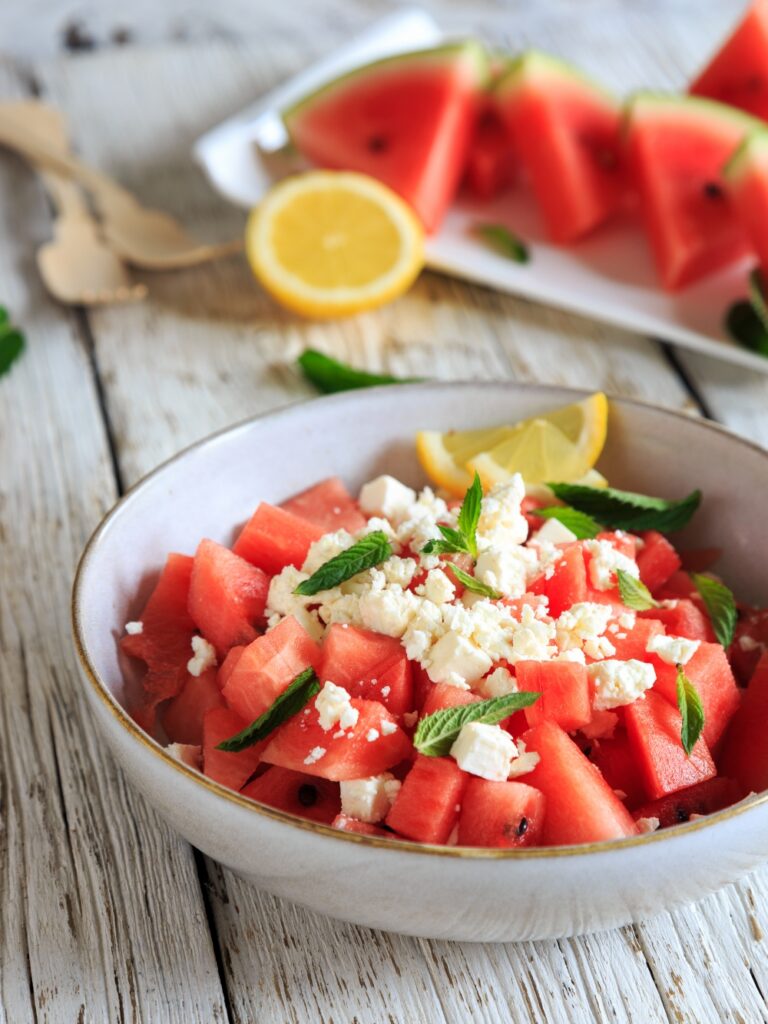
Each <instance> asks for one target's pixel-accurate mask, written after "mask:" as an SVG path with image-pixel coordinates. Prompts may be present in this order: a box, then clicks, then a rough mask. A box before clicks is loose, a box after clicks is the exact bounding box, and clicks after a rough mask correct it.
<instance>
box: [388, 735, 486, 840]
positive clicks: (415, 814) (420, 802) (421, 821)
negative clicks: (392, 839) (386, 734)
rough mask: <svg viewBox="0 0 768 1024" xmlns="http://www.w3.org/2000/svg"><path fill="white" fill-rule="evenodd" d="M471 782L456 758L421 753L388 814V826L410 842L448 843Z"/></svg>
mask: <svg viewBox="0 0 768 1024" xmlns="http://www.w3.org/2000/svg"><path fill="white" fill-rule="evenodd" d="M468 782H469V775H467V774H466V772H463V771H462V770H461V768H459V766H458V765H457V764H456V762H455V761H454V760H453V758H452V757H425V756H424V755H423V754H419V756H418V757H417V758H416V760H415V761H414V764H413V767H412V768H411V770H410V771H409V772H408V774H407V775H406V777H405V781H404V782H403V784H402V786H401V787H400V791H399V792H398V794H397V796H396V798H395V802H394V804H393V805H392V809H391V810H390V812H389V814H388V815H387V825H388V826H389V827H390V828H393V829H394V830H395V831H396V832H399V833H400V834H401V835H402V836H405V837H406V839H415V840H416V841H417V842H419V843H445V842H446V841H447V839H448V836H449V835H450V834H451V832H452V830H453V827H454V825H455V824H456V822H457V820H458V817H459V810H460V808H461V800H462V797H463V795H464V790H465V788H466V786H467V783H468Z"/></svg>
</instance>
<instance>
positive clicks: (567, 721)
mask: <svg viewBox="0 0 768 1024" xmlns="http://www.w3.org/2000/svg"><path fill="white" fill-rule="evenodd" d="M515 677H516V679H517V685H518V688H519V689H520V690H523V691H525V692H526V693H540V694H541V696H540V697H539V699H538V700H537V701H536V703H535V704H531V705H530V706H529V707H527V708H526V709H525V717H526V719H527V720H528V725H538V724H539V723H540V722H543V721H544V720H545V719H546V720H548V721H552V722H557V724H558V725H559V726H560V728H561V729H565V731H566V732H572V731H573V730H574V729H580V728H581V726H582V725H586V724H587V722H589V720H590V719H591V718H592V701H591V692H590V685H589V676H588V675H587V669H586V666H585V665H579V664H578V663H577V662H573V661H518V662H517V664H516V665H515Z"/></svg>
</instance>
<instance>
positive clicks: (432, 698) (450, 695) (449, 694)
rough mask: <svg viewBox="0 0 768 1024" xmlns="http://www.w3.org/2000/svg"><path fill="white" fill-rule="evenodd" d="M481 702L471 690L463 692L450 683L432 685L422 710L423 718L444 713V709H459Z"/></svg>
mask: <svg viewBox="0 0 768 1024" xmlns="http://www.w3.org/2000/svg"><path fill="white" fill-rule="evenodd" d="M479 700H480V697H478V696H477V695H476V694H474V693H472V691H471V690H461V689H459V687H458V686H451V684H450V683H432V686H431V689H430V690H429V692H428V693H427V696H426V699H425V701H424V704H423V705H422V708H421V717H423V716H424V715H431V714H434V712H435V711H442V710H443V709H444V708H458V707H462V706H463V705H464V704H475V703H476V702H477V701H479Z"/></svg>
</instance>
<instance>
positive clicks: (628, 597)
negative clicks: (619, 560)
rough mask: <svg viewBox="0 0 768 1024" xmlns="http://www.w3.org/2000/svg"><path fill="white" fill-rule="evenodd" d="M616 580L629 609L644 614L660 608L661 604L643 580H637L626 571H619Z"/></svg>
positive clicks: (622, 598)
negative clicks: (650, 609)
mask: <svg viewBox="0 0 768 1024" xmlns="http://www.w3.org/2000/svg"><path fill="white" fill-rule="evenodd" d="M616 578H617V580H618V582H619V593H620V594H621V600H622V602H623V603H624V604H625V605H626V606H627V608H632V609H633V610H634V611H636V612H644V611H647V610H648V609H649V608H658V607H659V602H658V601H655V600H654V599H653V597H652V596H651V592H650V590H649V589H648V587H646V585H645V584H644V583H643V581H642V580H638V579H636V578H635V577H634V576H632V575H631V574H630V573H628V572H627V571H626V569H617V570H616Z"/></svg>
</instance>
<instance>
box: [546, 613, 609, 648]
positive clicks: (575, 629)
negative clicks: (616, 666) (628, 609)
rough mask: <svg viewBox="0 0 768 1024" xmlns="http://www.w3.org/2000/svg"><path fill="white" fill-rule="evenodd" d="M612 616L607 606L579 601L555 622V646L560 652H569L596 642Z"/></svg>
mask: <svg viewBox="0 0 768 1024" xmlns="http://www.w3.org/2000/svg"><path fill="white" fill-rule="evenodd" d="M612 614H613V608H612V607H611V605H609V604H597V603H596V602H592V601H579V602H578V603H577V604H574V605H571V607H570V608H568V609H567V610H566V611H564V612H562V613H561V615H560V617H559V618H558V620H557V623H556V630H557V632H556V638H557V646H558V647H559V648H560V650H561V651H570V650H572V649H574V648H582V647H584V644H585V642H586V641H589V640H591V641H595V640H597V638H598V637H601V636H602V635H603V634H604V633H605V630H606V627H607V626H608V620H609V619H610V617H611V615H612ZM615 653H616V652H615V650H614V654H615Z"/></svg>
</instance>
